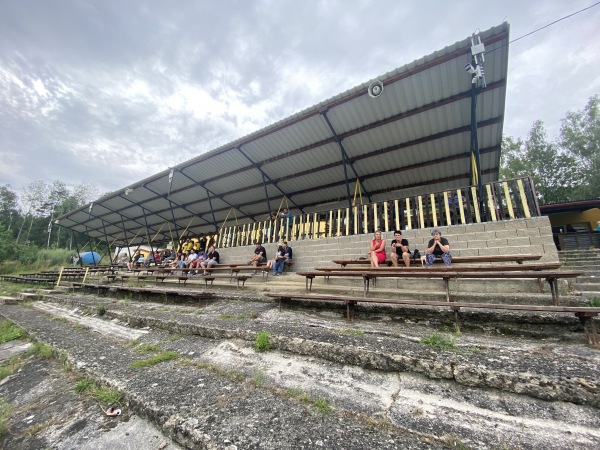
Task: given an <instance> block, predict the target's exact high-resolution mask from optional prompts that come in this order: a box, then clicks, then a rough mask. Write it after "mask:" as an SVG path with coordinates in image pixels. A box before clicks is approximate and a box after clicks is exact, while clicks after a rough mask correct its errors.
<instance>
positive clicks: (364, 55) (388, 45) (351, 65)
mask: <svg viewBox="0 0 600 450" xmlns="http://www.w3.org/2000/svg"><path fill="white" fill-rule="evenodd" d="M595 4H596V2H595V1H592V0H587V1H583V0H581V1H580V0H573V1H569V2H565V1H563V0H544V1H530V2H525V1H522V0H519V1H515V0H504V1H501V2H500V1H489V2H483V1H480V2H476V1H458V0H455V1H447V0H439V1H432V0H420V1H415V0H404V1H399V0H371V1H369V0H339V1H337V0H335V1H334V0H322V1H318V0H302V1H300V0H237V1H236V0H220V1H212V0H189V1H187V0H138V1H133V0H123V1H107V0H57V1H46V0H18V1H17V0H0V185H4V184H7V183H8V184H10V185H11V186H12V188H13V190H15V191H17V192H19V191H20V190H21V189H22V188H23V186H25V185H26V184H28V183H30V182H32V181H34V180H45V181H47V182H51V181H52V180H56V179H58V180H61V181H64V182H66V183H67V184H72V185H75V184H79V183H86V184H94V185H96V186H98V187H99V188H100V191H101V192H107V191H112V190H116V189H119V188H122V187H124V186H126V185H127V184H130V183H133V182H135V181H138V180H141V179H142V178H145V177H147V176H149V175H151V174H153V173H156V172H159V171H161V170H164V169H166V168H167V167H170V166H173V165H175V164H177V163H180V162H183V161H186V160H188V159H191V158H193V157H195V156H198V155H199V154H201V153H203V152H206V151H209V150H212V149H214V148H216V147H218V146H220V145H223V144H226V143H227V142H230V141H233V140H234V139H236V138H239V137H241V136H244V135H246V134H248V133H251V132H253V131H256V130H258V129H260V128H263V127H265V126H267V125H269V124H271V123H273V122H276V121H278V120H281V119H283V118H285V117H287V116H289V115H292V114H294V113H296V112H298V111H300V110H302V109H304V108H306V107H309V106H312V105H314V104H316V103H318V102H320V101H322V100H325V99H327V98H329V97H332V96H334V95H336V94H339V93H341V92H343V91H345V90H347V89H350V88H352V87H353V86H356V85H358V84H361V83H363V82H366V81H368V80H370V79H372V78H376V77H377V76H378V75H381V74H384V73H386V72H388V71H390V70H392V69H395V68H397V67H400V66H402V65H404V64H406V63H409V62H411V61H413V60H415V59H418V58H420V57H422V56H424V55H427V54H429V53H432V52H434V51H436V50H439V49H441V48H443V47H445V46H447V45H450V44H453V43H454V42H456V41H459V40H462V39H465V38H466V37H468V36H470V35H471V33H473V32H474V31H475V30H476V29H481V30H486V29H488V28H490V27H492V26H495V25H498V24H500V23H501V22H503V21H507V22H509V23H510V25H511V36H510V39H511V40H514V39H517V38H519V37H521V36H523V35H525V34H527V33H530V32H532V31H534V30H536V29H538V28H540V27H543V26H545V25H548V24H550V23H551V22H553V21H555V20H557V19H560V18H562V17H565V16H567V15H569V14H572V13H574V12H576V11H579V10H581V9H584V8H587V7H590V6H592V5H595ZM598 24H600V5H597V6H594V7H592V8H590V9H588V10H586V11H584V12H582V13H580V14H577V15H574V16H573V17H570V18H568V19H566V20H563V21H561V22H559V23H557V24H555V25H552V26H550V27H548V28H546V29H543V30H541V31H538V32H536V33H534V34H532V35H531V36H528V37H524V38H523V39H520V40H518V41H516V42H514V43H513V44H511V47H510V53H509V75H508V93H507V100H506V117H505V126H504V132H505V134H507V135H510V136H514V137H522V138H525V137H526V136H527V133H528V131H529V129H530V128H531V125H532V123H533V121H534V120H537V119H541V120H543V121H544V123H545V125H546V129H547V131H548V135H549V138H554V137H556V135H557V134H558V131H559V128H560V119H561V118H563V117H564V115H565V113H566V112H567V111H569V110H580V109H582V108H583V107H584V106H585V104H586V102H587V99H588V98H589V97H590V96H592V95H594V94H598V93H600V45H598V44H599V38H598V34H597V27H598Z"/></svg>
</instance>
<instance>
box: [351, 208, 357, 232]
mask: <svg viewBox="0 0 600 450" xmlns="http://www.w3.org/2000/svg"><path fill="white" fill-rule="evenodd" d="M352 209H353V212H354V221H353V222H354V235H357V234H358V206H354V207H353V208H352Z"/></svg>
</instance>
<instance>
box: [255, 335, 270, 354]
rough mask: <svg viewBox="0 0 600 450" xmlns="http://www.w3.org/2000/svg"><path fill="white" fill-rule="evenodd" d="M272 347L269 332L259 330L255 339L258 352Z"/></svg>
mask: <svg viewBox="0 0 600 450" xmlns="http://www.w3.org/2000/svg"><path fill="white" fill-rule="evenodd" d="M270 347H271V344H270V342H269V332H268V331H259V332H258V333H257V335H256V338H255V339H254V350H256V351H257V352H266V351H268V350H269V348H270Z"/></svg>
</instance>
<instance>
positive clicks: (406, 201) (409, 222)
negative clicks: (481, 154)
mask: <svg viewBox="0 0 600 450" xmlns="http://www.w3.org/2000/svg"><path fill="white" fill-rule="evenodd" d="M478 192H479V191H478V189H477V186H465V187H462V188H458V189H449V190H445V191H441V192H433V193H429V194H420V195H414V196H409V197H402V198H397V199H391V200H383V201H380V202H374V203H369V204H363V205H354V206H353V207H352V208H349V207H345V208H338V209H331V210H325V211H313V212H310V213H306V214H301V215H296V216H293V217H291V218H287V217H286V218H279V219H276V220H264V221H258V222H252V223H246V224H241V225H234V226H230V227H225V228H221V229H220V230H219V232H218V234H217V235H215V236H213V239H214V240H215V242H216V244H217V247H219V248H223V247H237V246H246V245H250V244H252V242H254V241H256V240H258V241H261V242H263V243H273V242H279V241H282V240H288V241H295V240H302V239H321V238H327V237H335V236H349V235H356V234H369V233H372V232H374V231H375V230H376V229H381V230H382V231H385V232H389V231H393V230H396V229H402V230H406V229H423V228H435V227H439V226H447V225H460V224H463V225H464V224H472V223H483V222H499V221H504V220H514V219H526V218H531V217H539V216H540V215H541V213H540V211H539V206H538V203H537V201H536V197H535V190H534V187H533V181H532V179H531V178H530V177H525V178H515V179H510V180H503V181H494V182H491V183H486V184H484V185H483V189H482V190H481V191H480V192H481V193H482V195H483V198H481V199H479V198H478V196H477V194H478Z"/></svg>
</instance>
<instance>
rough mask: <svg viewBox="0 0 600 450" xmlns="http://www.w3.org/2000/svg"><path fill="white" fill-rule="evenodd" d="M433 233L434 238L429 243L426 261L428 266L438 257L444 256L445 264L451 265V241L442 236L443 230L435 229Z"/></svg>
mask: <svg viewBox="0 0 600 450" xmlns="http://www.w3.org/2000/svg"><path fill="white" fill-rule="evenodd" d="M431 235H432V236H433V239H431V240H430V241H429V243H428V244H427V254H426V255H425V257H426V262H425V263H426V264H427V266H428V267H431V266H433V263H434V262H435V260H436V259H437V258H442V261H444V264H446V265H447V266H451V265H452V255H451V254H450V243H449V242H448V239H446V238H444V237H442V232H441V231H440V230H433V231H432V232H431Z"/></svg>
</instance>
